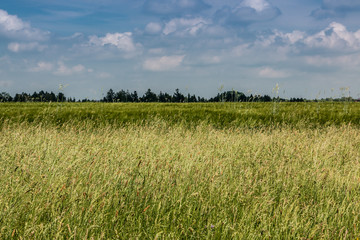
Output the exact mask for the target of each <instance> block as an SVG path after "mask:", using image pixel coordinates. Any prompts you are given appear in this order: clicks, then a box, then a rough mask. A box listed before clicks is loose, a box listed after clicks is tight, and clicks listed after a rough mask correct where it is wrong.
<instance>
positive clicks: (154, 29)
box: [145, 22, 162, 34]
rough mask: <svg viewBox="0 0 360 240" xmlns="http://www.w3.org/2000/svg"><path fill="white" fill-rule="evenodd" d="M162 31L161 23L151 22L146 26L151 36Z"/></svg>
mask: <svg viewBox="0 0 360 240" xmlns="http://www.w3.org/2000/svg"><path fill="white" fill-rule="evenodd" d="M161 30H162V25H161V24H160V23H155V22H150V23H148V24H147V25H146V27H145V31H146V32H147V33H149V34H157V33H160V32H161Z"/></svg>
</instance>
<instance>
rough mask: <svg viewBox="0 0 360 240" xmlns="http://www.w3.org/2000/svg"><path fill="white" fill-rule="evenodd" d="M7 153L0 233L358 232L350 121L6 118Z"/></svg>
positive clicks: (2, 142)
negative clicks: (268, 124)
mask: <svg viewBox="0 0 360 240" xmlns="http://www.w3.org/2000/svg"><path fill="white" fill-rule="evenodd" d="M270 109H271V105H270ZM280 109H281V106H280ZM0 149H1V155H0V186H1V188H0V239H10V238H12V237H13V238H22V239H91V238H93V239H136V238H139V239H188V238H194V239H199V238H200V239H204V238H208V239H231V238H232V239H270V238H271V239H355V238H356V237H359V236H360V221H359V214H358V213H359V212H360V202H359V199H360V192H359V184H360V135H359V131H358V128H357V127H355V126H352V125H343V126H340V127H336V126H327V127H322V128H317V129H310V128H307V127H302V128H293V127H291V126H290V127H287V126H285V125H284V126H283V127H282V128H281V129H276V128H272V129H269V128H257V129H253V128H231V127H230V128H225V129H219V128H216V127H213V126H210V125H209V124H208V123H207V122H204V123H200V124H198V126H196V127H193V128H188V126H187V125H186V124H184V123H183V124H181V123H180V124H175V125H174V124H169V122H167V121H163V120H160V121H159V120H157V121H153V122H151V123H148V124H143V125H139V124H128V125H127V126H124V127H118V128H114V127H113V125H106V124H104V125H103V126H102V127H97V126H94V124H93V123H92V122H91V121H89V122H86V121H83V122H81V123H80V124H76V123H72V124H69V123H65V124H64V125H62V127H61V128H59V127H56V126H53V125H47V124H46V123H45V124H32V123H26V122H25V123H21V124H14V123H9V122H3V124H2V127H1V133H0Z"/></svg>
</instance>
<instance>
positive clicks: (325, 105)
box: [0, 102, 360, 128]
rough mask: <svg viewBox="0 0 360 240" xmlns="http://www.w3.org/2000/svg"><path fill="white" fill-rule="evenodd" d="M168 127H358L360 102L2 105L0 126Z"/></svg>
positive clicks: (359, 123)
mask: <svg viewBox="0 0 360 240" xmlns="http://www.w3.org/2000/svg"><path fill="white" fill-rule="evenodd" d="M154 119H155V120H156V121H157V120H159V119H160V120H163V121H165V122H167V123H169V124H179V123H182V124H185V125H187V126H196V125H198V124H199V123H206V124H207V125H211V126H214V127H216V128H228V127H246V128H253V127H273V126H275V125H283V124H285V125H291V126H296V125H300V126H302V125H306V126H308V127H309V126H312V127H319V126H328V125H337V126H339V125H343V124H348V123H351V124H353V125H360V103H354V102H307V103H287V102H270V103H256V102H248V103H178V104H176V103H2V104H0V123H1V122H4V121H11V122H17V123H22V122H35V123H43V124H48V125H49V124H51V125H56V126H59V125H61V124H64V123H69V122H71V123H78V124H82V122H83V121H84V120H86V121H88V122H92V123H94V124H95V125H103V124H112V125H113V126H116V125H118V126H123V125H126V124H134V123H135V124H142V123H144V122H152V121H153V120H154Z"/></svg>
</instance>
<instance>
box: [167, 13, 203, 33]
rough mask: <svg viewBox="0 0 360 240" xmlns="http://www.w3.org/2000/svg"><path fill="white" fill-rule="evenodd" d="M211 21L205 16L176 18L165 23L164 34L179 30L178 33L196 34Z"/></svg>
mask: <svg viewBox="0 0 360 240" xmlns="http://www.w3.org/2000/svg"><path fill="white" fill-rule="evenodd" d="M207 24H209V21H207V20H205V19H203V18H200V17H199V18H175V19H172V20H171V21H169V22H168V23H166V24H165V27H164V29H163V34H165V35H169V34H171V33H174V32H177V34H178V35H187V34H188V35H192V36H195V35H196V34H197V33H198V32H199V31H200V30H201V29H202V28H203V27H204V26H206V25H207Z"/></svg>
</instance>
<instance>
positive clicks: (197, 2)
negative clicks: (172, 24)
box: [143, 0, 210, 15]
mask: <svg viewBox="0 0 360 240" xmlns="http://www.w3.org/2000/svg"><path fill="white" fill-rule="evenodd" d="M143 8H144V11H145V12H147V13H153V14H161V15H179V14H180V15H182V14H189V13H195V12H200V11H202V10H205V9H208V8H210V6H209V5H208V4H206V3H205V2H204V1H203V0H146V1H145V3H144V6H143Z"/></svg>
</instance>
